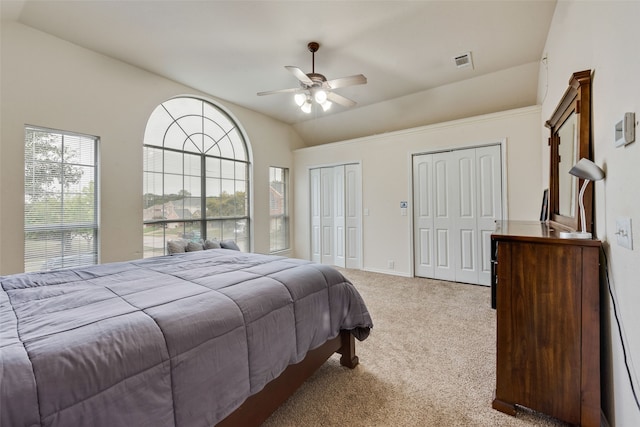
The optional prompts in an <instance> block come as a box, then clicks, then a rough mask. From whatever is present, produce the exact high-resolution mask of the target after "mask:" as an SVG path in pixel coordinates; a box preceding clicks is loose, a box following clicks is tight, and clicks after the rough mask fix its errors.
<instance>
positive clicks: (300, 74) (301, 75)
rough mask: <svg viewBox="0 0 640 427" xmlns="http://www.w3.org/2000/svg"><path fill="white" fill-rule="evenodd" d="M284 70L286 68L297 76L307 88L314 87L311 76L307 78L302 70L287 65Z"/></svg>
mask: <svg viewBox="0 0 640 427" xmlns="http://www.w3.org/2000/svg"><path fill="white" fill-rule="evenodd" d="M284 68H286V69H287V70H289V71H291V73H292V74H293V75H294V76H296V78H297V79H298V80H300V81H301V82H302V83H304V84H305V85H307V86H311V85H313V82H312V81H311V79H310V78H309V76H307V75H306V74H305V73H304V71H302V70H301V69H300V68H298V67H294V66H292V65H285V66H284Z"/></svg>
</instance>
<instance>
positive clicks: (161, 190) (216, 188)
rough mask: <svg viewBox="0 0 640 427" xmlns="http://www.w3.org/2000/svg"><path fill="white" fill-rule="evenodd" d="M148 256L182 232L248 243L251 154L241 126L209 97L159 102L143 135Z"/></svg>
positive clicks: (184, 235)
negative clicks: (208, 98) (206, 99)
mask: <svg viewBox="0 0 640 427" xmlns="http://www.w3.org/2000/svg"><path fill="white" fill-rule="evenodd" d="M143 167H144V190H143V193H144V195H143V197H144V214H143V220H144V234H143V246H144V250H143V252H144V257H145V258H146V257H150V256H156V255H163V254H165V253H166V247H167V241H169V240H173V239H179V238H187V239H217V240H219V241H222V240H226V239H233V240H235V241H236V243H237V244H238V246H239V247H240V249H241V250H243V251H248V250H249V249H250V248H249V228H250V227H249V221H250V218H249V188H250V186H249V169H250V162H249V153H248V147H247V143H246V142H245V140H244V137H243V134H242V132H241V131H240V129H239V128H238V125H237V124H236V123H235V122H234V121H233V119H232V118H231V117H229V115H228V114H227V113H225V112H224V111H223V110H222V109H220V108H218V107H216V106H215V105H213V104H211V103H208V102H206V101H203V100H200V99H196V98H189V97H181V98H174V99H170V100H168V101H166V102H163V103H162V104H160V105H159V106H158V107H157V108H156V109H155V110H154V111H153V113H152V114H151V117H150V118H149V121H148V122H147V128H146V131H145V135H144V166H143Z"/></svg>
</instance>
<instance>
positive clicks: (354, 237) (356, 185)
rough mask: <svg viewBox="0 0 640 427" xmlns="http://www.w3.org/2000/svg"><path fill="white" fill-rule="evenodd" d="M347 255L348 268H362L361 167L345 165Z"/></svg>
mask: <svg viewBox="0 0 640 427" xmlns="http://www.w3.org/2000/svg"><path fill="white" fill-rule="evenodd" d="M344 168H345V179H344V184H345V185H344V188H345V198H344V200H345V218H344V219H345V231H346V232H345V253H346V265H345V266H346V267H347V268H356V269H360V268H362V250H361V243H360V242H362V226H361V218H362V191H361V189H362V177H361V176H360V165H359V164H350V165H345V167H344Z"/></svg>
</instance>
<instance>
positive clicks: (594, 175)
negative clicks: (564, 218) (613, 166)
mask: <svg viewBox="0 0 640 427" xmlns="http://www.w3.org/2000/svg"><path fill="white" fill-rule="evenodd" d="M569 173H570V174H571V175H573V176H576V177H578V178H581V179H583V180H584V182H583V183H582V187H581V188H580V194H579V195H578V204H579V205H580V224H582V231H561V232H560V237H564V238H569V239H590V238H591V233H589V232H588V231H587V224H586V218H585V216H586V215H585V212H584V192H585V190H586V189H587V185H589V181H600V180H601V179H603V178H604V171H603V170H602V169H600V167H599V166H598V165H596V164H595V163H593V162H592V161H591V160H589V159H585V158H582V159H580V161H578V163H576V164H575V165H574V166H573V167H572V168H571V170H569Z"/></svg>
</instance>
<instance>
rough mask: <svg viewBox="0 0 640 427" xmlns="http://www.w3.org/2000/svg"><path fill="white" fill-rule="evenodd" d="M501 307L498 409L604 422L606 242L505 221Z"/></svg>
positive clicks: (496, 268)
mask: <svg viewBox="0 0 640 427" xmlns="http://www.w3.org/2000/svg"><path fill="white" fill-rule="evenodd" d="M491 244H492V257H493V259H492V267H493V268H492V270H493V274H492V276H493V277H492V279H493V280H492V282H493V283H492V304H493V305H494V307H495V308H496V310H497V322H498V323H497V335H498V336H497V373H496V393H495V399H494V400H493V408H495V409H497V410H499V411H502V412H505V413H507V414H511V415H515V413H516V406H515V405H521V406H524V407H527V408H530V409H533V410H535V411H539V412H542V413H545V414H548V415H551V416H553V417H555V418H558V419H560V420H563V421H566V422H568V423H571V424H575V425H581V426H586V427H590V426H599V425H600V303H599V297H600V295H599V261H600V253H599V249H600V241H598V240H591V239H590V240H578V239H562V238H560V237H559V233H558V232H557V231H556V230H554V229H553V228H552V226H551V225H547V224H544V223H540V222H523V221H501V222H498V223H497V224H496V230H495V232H494V233H493V234H492V236H491Z"/></svg>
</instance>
